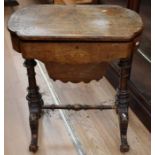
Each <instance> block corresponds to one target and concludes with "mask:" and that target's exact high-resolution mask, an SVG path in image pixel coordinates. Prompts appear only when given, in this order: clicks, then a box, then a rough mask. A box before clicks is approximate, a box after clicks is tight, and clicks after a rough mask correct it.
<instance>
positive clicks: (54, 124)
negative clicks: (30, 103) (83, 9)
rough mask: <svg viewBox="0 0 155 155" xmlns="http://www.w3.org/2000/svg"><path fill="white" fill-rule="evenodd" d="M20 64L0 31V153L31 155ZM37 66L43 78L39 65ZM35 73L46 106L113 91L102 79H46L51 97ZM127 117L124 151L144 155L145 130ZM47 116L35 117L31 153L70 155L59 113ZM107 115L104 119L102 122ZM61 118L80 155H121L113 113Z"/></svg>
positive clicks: (105, 96) (29, 0) (96, 98)
mask: <svg viewBox="0 0 155 155" xmlns="http://www.w3.org/2000/svg"><path fill="white" fill-rule="evenodd" d="M19 2H20V6H19V7H23V6H26V5H29V4H34V3H35V2H36V1H33V0H19ZM37 2H38V1H37ZM5 9H6V8H5ZM16 9H17V8H16ZM8 10H9V11H8ZM10 10H11V9H10V8H7V10H5V13H6V15H7V17H8V16H9V15H10V14H11V12H12V11H10ZM6 22H7V20H6ZM5 27H6V23H5ZM22 63H23V59H22V57H21V56H20V55H19V54H18V53H16V52H14V51H13V50H12V48H11V42H10V37H9V33H8V32H7V30H6V29H5V155H21V154H22V155H31V153H30V152H29V151H28V149H27V146H28V144H29V138H30V135H29V124H28V107H27V102H26V100H25V98H24V96H25V95H26V86H27V78H26V76H25V75H26V72H25V69H24V68H23V66H22ZM41 68H43V70H44V72H45V76H46V77H47V78H48V75H47V73H46V71H45V68H44V66H43V65H42V66H41ZM36 71H37V78H38V81H39V85H40V86H41V92H42V93H43V94H44V95H43V96H44V98H43V99H44V100H45V102H46V103H48V104H50V103H51V102H56V100H57V103H59V104H66V103H67V104H68V103H70V104H74V103H86V102H87V103H88V102H89V104H93V105H94V104H97V103H99V102H100V101H104V100H109V99H112V98H113V95H114V94H115V91H114V89H113V88H112V86H111V85H110V84H109V83H108V81H107V80H106V79H105V78H103V79H102V80H100V81H99V82H95V81H93V82H92V83H90V84H88V85H85V84H84V83H79V84H76V85H74V84H72V83H67V84H64V83H62V82H59V81H57V82H53V81H51V80H48V85H49V86H50V88H51V90H52V91H54V92H55V93H56V94H55V95H54V96H55V97H53V96H52V94H51V93H50V91H49V89H48V88H49V87H48V86H47V83H45V81H44V80H43V79H42V78H43V75H42V72H41V71H40V69H38V67H37V70H36ZM21 96H23V98H22V97H21ZM51 97H52V98H51ZM55 99H56V100H55ZM59 101H60V102H59ZM129 115H130V123H129V132H128V134H130V136H129V143H130V144H133V145H132V147H131V150H130V152H128V153H126V155H150V133H149V132H148V131H147V129H146V128H145V127H144V126H143V125H142V124H141V122H140V121H139V120H138V119H137V117H136V116H135V115H134V113H133V112H132V111H129ZM51 116H52V117H47V116H46V115H45V116H44V117H43V120H41V121H40V132H39V137H40V138H39V144H41V145H42V147H41V148H40V150H39V152H38V153H37V154H38V155H76V152H75V150H74V149H75V148H74V147H73V146H72V144H71V141H70V139H69V138H68V136H67V134H66V130H65V128H64V122H63V121H62V120H61V119H62V118H61V117H60V116H59V111H57V112H52V115H51ZM107 117H108V120H109V121H107ZM66 120H67V122H68V123H69V126H70V127H71V129H72V133H74V137H76V138H77V139H78V142H79V143H78V144H79V145H76V148H77V149H79V146H80V149H81V148H82V150H83V153H82V155H123V154H122V153H120V151H119V149H118V146H117V144H118V143H117V142H118V141H119V134H118V132H116V130H117V131H118V126H117V125H118V120H117V117H116V114H115V112H111V111H105V112H99V111H96V112H95V113H94V112H93V111H88V112H83V111H81V112H79V113H73V112H72V111H70V112H66ZM10 129H11V130H10ZM10 131H11V132H10ZM45 138H46V140H45Z"/></svg>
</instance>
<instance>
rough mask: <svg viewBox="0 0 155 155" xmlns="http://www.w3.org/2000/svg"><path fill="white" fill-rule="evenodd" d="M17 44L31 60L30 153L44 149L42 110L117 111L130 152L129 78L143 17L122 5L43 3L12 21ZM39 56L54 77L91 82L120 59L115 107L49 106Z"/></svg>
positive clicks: (125, 146) (123, 141) (28, 62)
mask: <svg viewBox="0 0 155 155" xmlns="http://www.w3.org/2000/svg"><path fill="white" fill-rule="evenodd" d="M8 28H9V30H10V33H11V38H12V44H13V48H14V49H15V50H16V51H17V52H19V53H21V54H22V56H23V57H24V58H25V59H26V61H25V66H26V67H27V72H28V81H29V87H28V96H27V100H28V102H29V109H30V128H31V134H32V138H31V145H30V151H32V152H36V151H37V149H38V145H37V139H38V119H39V117H40V116H41V110H42V109H51V110H54V109H66V110H76V111H78V110H89V109H100V110H103V109H116V111H117V113H118V117H119V122H120V123H119V124H120V137H121V145H120V151H121V152H127V151H128V150H129V145H128V142H127V127H128V104H129V92H128V87H127V83H128V78H129V74H130V68H131V61H132V55H133V52H134V51H135V49H136V48H137V47H138V45H139V41H140V40H139V37H140V34H141V32H142V29H143V24H142V20H141V18H140V17H139V15H138V14H137V13H135V12H133V11H131V10H128V9H125V8H122V7H119V6H113V5H108V6H106V5H105V6H98V5H86V6H82V5H80V6H74V5H71V6H57V5H56V6H55V5H54V6H51V5H42V6H41V5H38V6H30V7H26V8H23V9H21V10H19V11H17V12H16V13H14V14H13V15H12V16H11V18H10V20H9V24H8ZM34 59H38V60H41V61H42V62H43V63H44V64H45V66H46V69H47V71H48V74H49V76H50V77H51V78H52V79H54V80H61V81H63V82H68V81H71V82H81V81H84V82H89V81H91V80H99V79H100V78H102V76H103V75H105V70H106V68H107V64H108V63H110V62H111V61H112V60H115V59H120V62H119V66H120V68H121V70H120V82H119V83H120V84H119V87H118V91H117V99H116V104H115V105H98V106H91V105H65V106H61V105H55V104H53V105H43V101H42V99H41V95H40V93H39V88H38V86H37V85H36V80H35V72H34V66H35V65H36V62H35V61H34Z"/></svg>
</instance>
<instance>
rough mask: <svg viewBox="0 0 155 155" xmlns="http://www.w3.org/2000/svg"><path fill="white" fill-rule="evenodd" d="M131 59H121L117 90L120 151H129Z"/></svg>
mask: <svg viewBox="0 0 155 155" xmlns="http://www.w3.org/2000/svg"><path fill="white" fill-rule="evenodd" d="M130 65H131V61H130V59H121V60H120V62H119V66H120V68H121V69H120V82H119V87H118V90H117V101H116V102H117V104H116V106H117V110H116V111H117V113H118V117H119V125H120V137H121V145H120V151H121V152H127V151H129V145H128V142H127V128H128V105H129V92H128V79H129V74H130V67H131V66H130Z"/></svg>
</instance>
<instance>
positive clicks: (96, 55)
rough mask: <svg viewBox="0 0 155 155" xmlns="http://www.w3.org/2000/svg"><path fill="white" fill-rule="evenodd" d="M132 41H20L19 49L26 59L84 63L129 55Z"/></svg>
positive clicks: (107, 60)
mask: <svg viewBox="0 0 155 155" xmlns="http://www.w3.org/2000/svg"><path fill="white" fill-rule="evenodd" d="M133 44H134V43H133V42H125V43H110V42H107V43H106V42H104V43H103V42H99V43H98V42H85V43H84V42H80V43H78V42H59V43H58V42H55V43H54V42H53V43H51V42H40V43H38V42H21V43H20V50H21V52H22V54H23V57H24V58H26V59H32V58H35V59H38V60H41V61H43V62H57V63H63V64H86V63H101V62H103V61H105V62H110V61H112V60H114V59H119V58H127V57H130V56H131V54H132V51H133V48H134V46H133Z"/></svg>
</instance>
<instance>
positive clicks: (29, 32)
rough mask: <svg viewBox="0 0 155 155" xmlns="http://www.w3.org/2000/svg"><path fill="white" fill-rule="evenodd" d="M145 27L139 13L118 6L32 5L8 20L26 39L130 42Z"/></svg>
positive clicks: (18, 34) (10, 28) (16, 31)
mask: <svg viewBox="0 0 155 155" xmlns="http://www.w3.org/2000/svg"><path fill="white" fill-rule="evenodd" d="M142 28H143V23H142V20H141V18H140V16H139V15H138V14H137V13H135V12H133V11H131V10H128V9H126V8H123V7H120V6H115V5H69V6H65V5H32V6H28V7H26V8H23V9H20V10H18V11H16V12H15V13H14V14H13V15H12V16H11V18H10V20H9V22H8V29H9V30H10V31H11V33H15V34H16V35H17V36H18V37H19V38H20V39H23V40H50V41H53V40H63V41H73V40H76V41H130V40H133V39H134V38H135V37H136V36H138V35H139V34H140V33H141V31H142Z"/></svg>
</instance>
